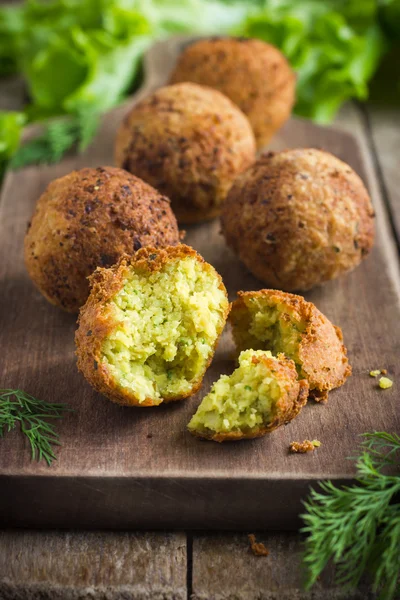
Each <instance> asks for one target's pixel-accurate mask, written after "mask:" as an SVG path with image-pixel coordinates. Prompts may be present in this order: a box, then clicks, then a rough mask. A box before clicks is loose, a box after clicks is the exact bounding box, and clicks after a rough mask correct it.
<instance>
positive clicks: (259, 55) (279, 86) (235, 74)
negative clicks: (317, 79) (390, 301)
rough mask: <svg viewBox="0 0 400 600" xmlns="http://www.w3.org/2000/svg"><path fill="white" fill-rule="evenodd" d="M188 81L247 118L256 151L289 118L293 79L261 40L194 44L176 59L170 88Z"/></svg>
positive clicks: (279, 56)
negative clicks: (219, 95) (229, 103)
mask: <svg viewBox="0 0 400 600" xmlns="http://www.w3.org/2000/svg"><path fill="white" fill-rule="evenodd" d="M180 81H193V82H194V83H200V84H202V85H208V86H210V87H212V88H215V89H217V90H219V91H220V92H222V93H223V94H225V95H226V96H228V98H230V99H231V100H232V102H234V103H235V104H237V105H238V107H239V108H240V109H241V110H242V111H243V112H244V113H245V115H247V116H248V118H249V121H250V124H251V126H252V127H253V131H254V135H255V137H256V142H257V146H258V147H259V148H261V147H263V146H265V145H266V144H267V143H268V142H269V140H270V139H271V137H272V136H273V135H274V133H275V132H276V131H277V130H278V129H280V128H281V127H282V125H283V124H284V123H285V121H287V119H288V118H289V117H290V113H291V111H292V107H293V104H294V101H295V87H296V77H295V74H294V72H293V71H292V69H291V67H290V65H289V63H288V62H287V60H286V58H285V57H284V56H283V54H282V53H281V52H280V51H279V50H278V49H277V48H275V47H274V46H271V45H270V44H266V43H265V42H262V41H261V40H253V39H247V38H220V39H215V38H214V39H208V40H201V41H198V42H195V43H194V44H191V45H190V46H188V47H187V48H186V49H185V50H184V51H183V52H182V54H181V56H180V57H179V59H178V62H177V65H176V67H175V69H174V71H173V73H172V76H171V83H177V82H180Z"/></svg>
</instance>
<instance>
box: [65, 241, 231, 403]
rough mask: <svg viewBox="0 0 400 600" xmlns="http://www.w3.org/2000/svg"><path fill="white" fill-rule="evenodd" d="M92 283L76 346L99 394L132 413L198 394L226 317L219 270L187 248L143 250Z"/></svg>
mask: <svg viewBox="0 0 400 600" xmlns="http://www.w3.org/2000/svg"><path fill="white" fill-rule="evenodd" d="M90 282H91V286H92V287H91V292H90V296H89V298H88V300H87V302H86V304H85V306H83V307H82V309H81V311H80V315H79V319H78V323H79V326H78V329H77V332H76V336H75V340H76V348H77V350H76V354H77V357H78V368H79V370H80V371H81V372H82V373H83V375H84V376H85V377H86V379H87V380H88V382H89V383H90V384H91V385H92V386H93V387H94V389H95V390H97V391H98V392H100V393H101V394H104V395H105V396H107V398H109V399H110V400H112V401H113V402H116V403H118V404H122V405H127V406H156V405H158V404H161V403H162V402H170V401H172V400H181V399H183V398H186V397H187V396H190V395H191V394H193V393H194V392H195V391H196V390H197V389H198V388H199V387H200V385H201V382H202V379H203V375H204V373H205V371H206V369H207V367H208V365H209V363H210V362H211V359H212V356H213V354H214V351H215V347H216V344H217V341H218V338H219V336H220V334H221V332H222V329H223V327H224V325H225V321H226V318H227V315H228V312H229V302H228V298H227V293H226V289H225V286H224V284H223V282H222V279H221V277H220V276H219V275H218V273H217V272H216V271H215V269H214V268H213V267H212V266H211V265H209V264H208V263H206V262H205V261H204V259H203V258H202V257H201V256H200V255H199V254H197V252H195V250H193V249H192V248H189V247H188V246H185V245H179V246H170V247H167V248H164V249H157V248H142V249H141V250H139V251H138V252H137V253H136V254H135V255H133V256H132V257H123V258H121V259H120V261H119V262H118V264H116V265H114V266H113V267H111V268H109V269H100V268H99V269H97V270H96V271H95V273H94V274H93V275H92V276H91V278H90Z"/></svg>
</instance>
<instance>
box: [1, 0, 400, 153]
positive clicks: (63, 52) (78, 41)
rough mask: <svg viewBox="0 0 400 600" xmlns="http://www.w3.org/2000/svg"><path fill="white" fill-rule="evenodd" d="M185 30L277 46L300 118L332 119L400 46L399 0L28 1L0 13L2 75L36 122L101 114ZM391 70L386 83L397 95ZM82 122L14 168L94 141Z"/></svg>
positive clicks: (34, 149) (43, 143)
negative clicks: (157, 47) (147, 60)
mask: <svg viewBox="0 0 400 600" xmlns="http://www.w3.org/2000/svg"><path fill="white" fill-rule="evenodd" d="M183 32H188V33H189V32H190V33H193V34H198V33H201V34H210V35H213V34H219V35H226V34H235V35H240V36H249V37H256V38H260V39H263V40H266V41H268V42H270V43H272V44H274V45H276V46H277V47H278V48H280V49H281V50H282V52H283V53H284V54H285V55H286V56H287V58H288V59H289V61H290V63H291V64H292V66H293V68H294V70H295V71H296V73H297V104H296V106H295V112H297V113H298V114H301V115H304V116H307V117H311V118H312V119H314V120H316V121H319V122H328V121H330V120H331V119H332V118H333V116H334V114H335V112H336V110H337V109H338V108H339V106H340V105H341V103H342V102H344V101H345V100H346V99H348V98H353V97H355V98H359V99H365V98H366V97H367V94H368V83H369V80H370V78H371V77H372V75H373V74H374V72H375V70H376V69H377V66H378V65H379V63H380V61H381V59H382V57H383V55H384V54H385V52H386V50H387V48H389V47H390V46H392V47H393V48H395V44H396V41H397V40H400V0H364V2H362V3H360V2H359V0H325V1H324V2H318V1H316V0H302V2H299V1H298V0H252V1H250V0H229V1H227V0H52V2H48V1H45V0H26V2H24V3H23V4H21V5H19V6H6V7H0V76H1V75H6V74H9V73H12V72H19V73H20V74H21V75H22V76H23V77H24V79H25V81H26V84H27V88H28V91H29V97H30V100H31V104H30V105H29V106H27V107H26V110H25V114H26V116H27V119H28V120H29V121H36V120H43V119H47V118H50V117H57V116H59V115H64V114H69V115H76V114H78V113H82V111H86V113H87V114H89V113H91V112H93V113H95V114H96V115H98V114H99V113H103V112H105V111H106V110H108V109H110V108H112V107H113V106H115V105H116V104H118V103H119V102H120V100H121V99H122V98H123V97H124V96H125V95H126V94H127V93H128V92H129V91H132V90H133V89H134V87H135V86H137V85H138V83H139V80H140V73H141V70H140V65H141V58H142V55H143V52H144V51H145V50H146V49H147V48H148V47H149V45H150V44H151V43H152V42H154V41H155V40H158V39H160V38H162V37H164V36H166V35H170V34H172V33H183ZM393 62H394V65H396V64H397V63H396V57H395V58H394V61H393ZM397 62H398V61H397ZM393 72H394V71H393V69H392V67H391V68H390V70H389V72H388V74H387V76H386V79H387V80H388V81H389V86H390V88H391V89H396V87H397V92H396V93H397V95H398V93H399V89H400V86H399V85H398V83H397V85H396V82H393V79H394V78H395V77H396V76H397V75H393ZM397 77H398V76H397ZM378 87H379V91H380V89H381V85H379V86H378ZM85 123H86V124H87V128H86V129H85V130H84V129H81V132H80V134H79V136H77V135H75V134H74V133H68V134H67V133H65V132H63V133H62V135H61V136H59V132H58V133H57V134H56V135H57V143H56V148H55V149H54V148H53V143H54V140H49V138H48V137H46V138H45V139H44V140H43V139H40V140H38V141H37V142H36V143H35V144H34V146H33V147H32V148H30V149H29V151H28V150H27V149H25V150H24V153H23V157H22V158H21V157H20V158H18V159H17V162H16V164H27V163H26V162H25V160H29V161H30V162H34V161H37V162H48V161H56V160H57V156H62V154H63V151H64V149H65V148H66V147H70V146H68V143H70V141H68V140H69V138H72V137H73V138H74V139H75V141H74V143H78V145H79V144H81V145H82V146H85V145H87V144H88V142H89V141H90V140H91V139H92V135H93V129H92V128H91V122H90V120H87V121H85ZM50 137H51V135H50ZM3 138H4V133H3V130H1V129H0V144H1V143H4V140H3Z"/></svg>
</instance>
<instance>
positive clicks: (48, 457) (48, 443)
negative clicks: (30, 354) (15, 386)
mask: <svg viewBox="0 0 400 600" xmlns="http://www.w3.org/2000/svg"><path fill="white" fill-rule="evenodd" d="M72 410H73V409H72V408H69V407H68V406H67V404H58V403H51V402H44V401H43V400H38V399H37V398H34V397H33V396H31V395H30V394H27V393H26V392H23V391H22V390H7V389H4V390H3V389H0V437H3V436H4V433H5V432H8V431H11V430H12V429H15V428H16V426H17V423H19V424H20V428H21V431H22V433H23V434H24V435H25V436H26V437H27V438H28V440H29V443H30V445H31V450H32V460H35V458H37V460H38V461H40V460H42V459H44V460H45V461H46V462H47V464H48V465H49V466H50V465H51V463H52V461H53V460H54V459H56V455H55V454H54V450H53V446H59V445H60V441H59V435H58V433H57V432H56V430H55V428H54V426H53V425H51V424H50V423H48V422H47V420H48V419H61V418H62V417H63V415H64V413H65V412H68V411H72Z"/></svg>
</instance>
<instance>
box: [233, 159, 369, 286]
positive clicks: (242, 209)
mask: <svg viewBox="0 0 400 600" xmlns="http://www.w3.org/2000/svg"><path fill="white" fill-rule="evenodd" d="M221 223H222V232H223V234H224V236H225V239H226V241H227V244H228V245H229V246H230V247H231V248H232V249H233V250H234V252H235V253H236V254H237V255H238V257H239V258H240V260H241V261H242V262H243V263H244V264H245V265H246V266H247V268H248V269H249V270H250V271H251V272H252V273H253V275H255V276H256V277H258V278H259V279H260V280H261V281H263V282H264V283H266V284H268V286H271V287H274V288H277V289H282V290H286V291H297V290H308V289H310V288H312V287H314V286H316V285H319V284H321V283H324V282H325V281H329V280H331V279H335V278H336V277H339V276H340V275H342V274H344V273H346V272H348V271H351V270H352V269H354V268H355V267H356V266H357V265H359V264H360V263H361V261H362V260H363V259H364V258H365V257H366V256H367V255H368V254H369V252H370V250H371V248H372V245H373V241H374V210H373V208H372V204H371V200H370V197H369V194H368V192H367V190H366V188H365V186H364V184H363V182H362V181H361V179H360V177H359V176H358V175H357V174H356V173H355V172H354V171H353V169H352V168H351V167H350V166H349V165H347V164H346V163H344V162H343V161H341V160H339V159H338V158H336V156H333V155H332V154H330V153H329V152H324V151H323V150H316V149H313V148H300V149H297V150H284V151H283V152H268V153H267V154H264V155H263V156H261V157H260V158H259V160H257V162H256V163H254V165H252V166H251V167H250V168H249V169H248V170H247V171H246V172H245V173H243V174H242V175H240V176H239V177H238V179H237V180H236V181H235V183H234V185H233V186H232V188H231V190H230V192H229V194H228V197H227V199H226V201H225V202H224V205H223V211H222V218H221Z"/></svg>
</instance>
